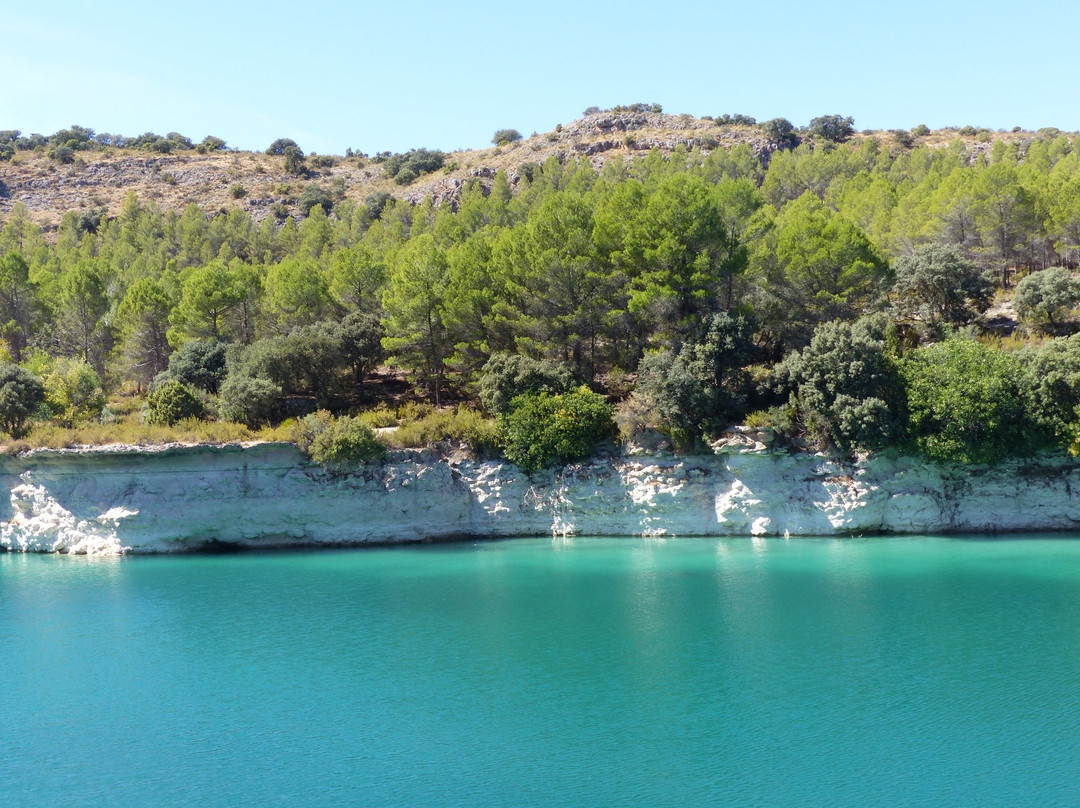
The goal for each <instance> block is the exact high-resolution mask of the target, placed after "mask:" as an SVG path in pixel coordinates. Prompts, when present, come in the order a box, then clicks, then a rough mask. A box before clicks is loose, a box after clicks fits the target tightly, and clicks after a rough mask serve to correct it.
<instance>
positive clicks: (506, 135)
mask: <svg viewBox="0 0 1080 808" xmlns="http://www.w3.org/2000/svg"><path fill="white" fill-rule="evenodd" d="M518 140H521V132H519V131H518V130H517V129H500V130H498V131H497V132H496V133H495V135H494V136H493V137H492V138H491V142H492V143H493V144H495V145H496V146H500V145H502V144H503V143H513V142H515V141H518Z"/></svg>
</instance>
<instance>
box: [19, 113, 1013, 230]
mask: <svg viewBox="0 0 1080 808" xmlns="http://www.w3.org/2000/svg"><path fill="white" fill-rule="evenodd" d="M962 132H963V133H962ZM801 134H802V136H803V138H804V141H806V142H810V143H814V137H813V136H812V135H809V136H807V134H806V133H805V131H803V132H802V133H801ZM870 137H873V138H876V139H877V140H878V141H879V143H880V144H882V146H883V147H885V148H890V149H893V150H900V149H902V148H905V145H904V144H903V143H902V140H908V143H907V145H906V147H910V146H914V145H918V144H925V145H927V146H928V147H930V148H932V149H933V148H939V147H941V146H944V145H947V144H949V143H953V142H956V141H957V140H960V141H962V142H964V144H965V147H966V148H967V150H968V153H969V154H970V155H971V156H972V159H975V158H976V157H977V156H978V155H979V154H982V153H986V152H989V150H990V149H991V147H992V145H993V143H994V142H996V141H999V140H1005V141H1009V142H1020V143H1021V145H1022V144H1023V142H1024V141H1030V140H1031V139H1032V138H1033V137H1034V133H1031V132H990V131H988V130H985V129H983V130H975V129H974V128H971V127H966V128H965V129H964V130H959V129H943V130H937V131H930V132H928V133H927V134H925V135H923V136H921V137H920V136H914V135H910V134H909V135H908V137H907V138H904V137H903V136H901V138H898V137H897V133H895V132H888V131H885V132H863V133H857V134H855V135H854V136H853V138H852V140H853V141H855V142H858V141H859V140H862V139H865V138H870ZM739 144H743V145H745V146H747V147H749V148H750V149H751V150H752V151H753V153H754V154H755V155H757V156H758V157H759V158H760V159H761V161H762V163H763V164H767V162H768V158H769V156H770V155H771V153H772V152H773V151H774V150H775V149H776V148H777V146H776V144H775V143H773V142H770V141H769V139H768V138H767V137H766V136H765V134H764V133H763V131H762V129H761V127H759V126H748V125H738V124H727V125H722V124H720V123H718V122H717V121H716V120H713V119H711V118H708V117H706V118H695V117H693V116H691V115H669V114H663V113H649V112H618V113H614V112H603V113H596V114H591V115H586V116H584V117H582V118H580V119H578V120H576V121H574V122H572V123H569V124H567V125H564V126H559V127H556V129H555V130H553V131H551V132H547V133H543V134H533V135H532V136H531V137H528V138H525V139H522V140H520V141H516V142H513V143H509V144H505V145H502V146H501V147H491V148H487V149H479V150H471V151H457V152H450V153H447V155H446V158H445V165H444V167H443V168H441V169H439V170H437V171H434V172H432V173H429V174H423V175H421V176H420V177H418V178H417V179H416V180H415V181H413V182H412V183H411V184H408V185H404V186H403V185H399V184H396V183H395V182H394V181H393V179H391V178H390V177H389V176H388V175H387V173H386V171H385V169H384V167H383V165H382V164H380V163H379V162H377V161H376V160H374V159H372V158H369V157H366V156H349V157H343V156H316V155H308V161H307V163H308V166H307V169H306V172H305V173H304V174H295V173H288V172H286V170H285V158H284V157H281V156H272V155H268V154H264V153H261V152H245V151H231V150H229V151H216V152H209V153H206V154H200V153H198V152H196V151H195V150H185V151H177V152H174V153H171V154H156V153H154V152H151V151H146V150H144V149H137V148H116V147H112V146H109V147H105V148H104V149H102V150H86V151H78V152H76V153H75V155H74V158H73V162H71V163H70V164H62V163H60V162H58V161H57V160H55V159H52V158H51V157H49V156H48V154H47V152H48V149H47V148H45V147H41V148H38V149H35V150H33V151H18V152H16V153H15V156H14V157H13V159H11V160H10V161H7V162H0V220H2V219H3V218H5V217H6V216H7V214H8V212H9V211H10V210H11V208H12V206H13V205H15V204H16V203H18V202H21V203H23V204H24V205H25V206H26V207H27V209H28V210H29V213H30V218H31V219H32V220H33V221H34V222H35V223H37V224H38V225H40V226H41V227H43V228H44V229H45V230H47V231H50V230H55V228H56V227H57V226H58V225H59V223H60V220H61V219H62V218H63V215H64V214H65V213H66V212H68V211H80V212H89V211H95V210H100V211H103V212H104V213H105V215H106V216H108V217H112V216H116V215H118V214H119V212H120V210H121V207H122V205H123V202H124V199H125V197H126V196H127V195H128V194H129V193H131V192H135V193H136V194H137V195H138V197H139V199H140V200H142V201H154V202H156V203H157V205H158V206H160V207H161V208H162V209H163V210H165V211H170V210H171V211H177V212H179V211H182V210H183V209H184V208H185V207H186V206H187V205H189V204H191V203H195V204H197V205H199V206H200V207H202V208H203V209H204V210H207V211H228V210H231V209H233V208H240V209H243V210H246V211H247V212H248V213H249V214H250V215H251V216H252V217H253V218H254V219H256V220H262V219H263V218H265V217H267V216H271V215H273V216H277V217H278V218H279V219H284V218H285V216H287V215H291V216H294V217H296V216H298V215H299V213H300V211H299V208H298V202H299V199H300V196H301V194H302V192H303V190H304V189H305V188H307V187H308V186H309V185H312V184H315V185H318V186H320V187H322V188H324V189H325V190H326V191H327V193H329V194H331V195H332V196H333V197H334V198H336V199H337V200H339V201H340V200H342V199H350V200H354V201H356V202H362V201H363V200H364V199H365V198H366V197H368V196H369V195H370V194H372V193H374V192H378V191H383V192H387V193H390V194H392V195H393V196H394V197H396V198H398V199H402V200H405V201H407V202H410V203H414V204H415V203H417V202H419V201H420V200H422V199H423V198H424V197H426V196H431V197H432V198H433V199H434V201H435V203H436V204H442V203H443V202H446V201H451V202H453V201H455V200H456V199H457V197H458V194H459V193H460V191H461V189H462V187H463V186H464V185H465V184H466V183H468V182H469V181H475V180H478V181H479V182H481V183H482V184H484V185H485V186H487V185H490V183H491V181H492V179H493V178H494V177H495V175H496V173H497V172H498V171H500V170H504V171H506V172H507V176H508V177H509V179H510V181H511V183H512V184H515V185H516V184H517V182H518V179H519V176H520V171H521V169H522V167H523V166H526V165H528V164H530V163H532V164H539V163H543V162H544V161H545V160H547V159H549V158H551V157H559V158H560V159H561V160H563V161H566V160H572V159H575V158H585V159H587V160H589V161H590V162H591V163H592V164H593V166H594V167H597V168H599V167H600V166H602V165H603V164H604V163H605V162H607V161H608V160H610V159H613V158H621V159H623V160H630V159H633V158H638V157H643V156H645V155H646V154H648V153H649V152H650V151H651V150H653V149H658V150H660V151H661V152H664V153H671V152H673V151H674V150H675V149H676V148H678V147H680V146H682V147H684V148H689V149H692V148H699V149H701V150H703V151H711V150H713V149H716V148H732V147H734V146H736V145H739ZM300 145H301V146H302V145H303V144H300ZM324 163H329V165H322V164H324Z"/></svg>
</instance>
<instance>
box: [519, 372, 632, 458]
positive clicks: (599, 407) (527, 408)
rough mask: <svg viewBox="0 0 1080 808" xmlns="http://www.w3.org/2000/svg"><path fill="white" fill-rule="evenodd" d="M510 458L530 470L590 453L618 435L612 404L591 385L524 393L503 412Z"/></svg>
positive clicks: (586, 455) (585, 456)
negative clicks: (590, 387)
mask: <svg viewBox="0 0 1080 808" xmlns="http://www.w3.org/2000/svg"><path fill="white" fill-rule="evenodd" d="M499 428H500V429H501V430H502V433H503V441H504V447H505V452H506V457H507V459H509V460H510V461H511V462H513V463H516V464H517V465H519V466H521V467H522V468H523V469H525V470H526V471H528V472H534V471H536V470H537V469H540V468H543V467H545V466H550V465H554V464H559V463H571V462H574V461H576V460H583V459H585V458H587V457H588V456H589V455H590V454H591V453H592V451H593V448H594V447H595V446H596V444H598V443H600V442H601V441H605V440H609V439H610V438H611V437H612V436H613V435H614V434H615V421H614V408H613V407H612V406H611V405H610V404H608V403H607V402H606V401H604V397H603V396H600V395H597V394H596V393H593V392H591V391H590V390H589V389H588V388H587V387H581V388H579V389H578V390H575V391H573V392H569V393H562V394H557V395H550V394H549V393H525V394H524V395H521V396H518V397H517V398H515V399H514V400H513V402H512V403H511V408H510V411H509V412H508V413H506V414H504V415H501V416H499Z"/></svg>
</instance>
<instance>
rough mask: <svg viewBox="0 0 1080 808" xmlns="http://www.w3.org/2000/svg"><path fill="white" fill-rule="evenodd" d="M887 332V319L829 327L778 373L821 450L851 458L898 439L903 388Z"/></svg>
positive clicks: (902, 411)
mask: <svg viewBox="0 0 1080 808" xmlns="http://www.w3.org/2000/svg"><path fill="white" fill-rule="evenodd" d="M888 328H889V323H888V320H887V319H886V318H885V316H884V315H876V316H874V317H867V318H863V319H861V320H859V321H857V322H855V323H853V324H852V323H842V322H833V323H825V324H824V325H821V326H819V327H818V328H817V330H816V331H815V332H814V338H813V339H812V340H811V342H810V345H808V346H807V347H806V348H804V349H803V350H802V351H801V352H800V353H798V354H793V355H791V356H789V357H788V358H787V359H786V360H785V362H784V364H783V365H782V366H781V367H780V368H778V372H777V376H778V377H779V378H781V379H783V380H784V381H785V382H786V385H787V389H788V390H790V391H791V393H792V399H793V401H794V403H795V404H796V406H797V407H798V412H799V413H800V415H801V416H802V420H803V424H804V426H805V430H806V433H807V436H808V437H809V438H810V439H811V440H812V441H813V442H814V443H815V444H816V445H817V446H819V447H823V448H835V449H839V450H840V451H841V452H844V453H846V454H850V453H852V452H855V451H866V450H871V451H872V450H877V449H882V448H884V447H885V446H888V445H890V444H892V443H894V442H895V441H896V439H897V438H898V437H899V434H900V427H901V423H902V420H903V416H904V411H905V408H904V388H903V385H902V383H901V381H900V376H899V373H898V371H897V367H896V363H895V361H894V360H893V358H892V356H891V355H890V354H889V351H888V349H887V346H886V342H887V340H886V336H887V330H888Z"/></svg>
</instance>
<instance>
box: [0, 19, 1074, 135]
mask: <svg viewBox="0 0 1080 808" xmlns="http://www.w3.org/2000/svg"><path fill="white" fill-rule="evenodd" d="M3 5H8V6H10V8H8V9H0V75H2V76H3V77H4V78H3V81H2V82H0V129H21V130H22V131H24V132H41V133H42V134H51V133H52V132H55V131H56V130H57V129H60V128H63V127H66V126H69V125H71V124H79V125H82V126H89V127H92V128H93V129H95V130H96V131H98V132H116V133H121V134H124V135H129V136H131V135H137V134H141V133H142V132H146V131H153V132H157V133H158V134H166V133H167V132H170V131H178V132H181V133H182V134H185V135H187V136H188V137H191V138H193V139H195V140H200V139H201V138H202V137H203V136H205V135H208V134H213V135H216V136H218V137H221V138H224V139H225V140H226V141H227V142H228V144H229V145H230V146H234V147H238V148H243V149H263V148H265V147H266V146H267V145H269V143H270V142H271V141H272V140H274V139H275V138H278V137H291V138H293V139H294V140H296V141H297V142H298V143H299V144H300V146H301V147H302V148H303V149H304V150H305V151H308V152H311V151H316V152H320V153H332V154H340V153H342V152H344V150H345V148H346V147H349V146H351V147H353V148H354V149H357V150H359V151H365V152H368V153H372V152H376V151H382V150H384V149H389V150H391V151H403V150H405V149H409V148H412V147H418V146H425V147H428V148H439V149H444V150H450V149H456V148H479V147H483V146H485V145H488V142H489V141H490V139H491V136H492V134H493V132H494V131H495V130H496V129H500V128H506V127H510V128H515V129H518V130H520V131H521V132H522V133H523V134H524V135H526V136H528V135H529V134H530V133H531V132H534V131H537V132H545V131H548V130H550V129H552V128H554V126H555V125H556V124H557V123H567V122H569V121H571V120H573V119H575V118H577V117H579V116H580V114H581V111H582V110H583V109H585V108H586V107H588V106H591V105H594V104H595V105H597V106H601V107H610V106H614V105H615V104H625V103H632V102H635V101H650V102H652V101H655V102H659V103H661V104H663V105H664V110H665V111H666V112H675V113H679V112H689V113H692V114H694V115H719V114H721V113H724V112H741V113H744V114H747V115H753V116H755V117H756V118H758V119H759V120H765V119H767V118H772V117H777V116H783V117H786V118H788V119H790V120H791V121H792V122H793V123H795V124H797V125H801V124H805V123H807V122H808V121H809V120H810V118H812V117H814V116H816V115H823V114H832V113H839V114H842V115H851V116H854V118H855V125H856V127H857V128H859V129H867V128H873V129H879V128H901V127H902V128H909V127H911V126H914V125H915V124H918V123H926V124H927V125H929V126H931V127H938V126H948V125H963V124H974V125H980V126H988V127H991V128H1012V127H1013V126H1016V125H1019V126H1023V127H1024V128H1025V129H1037V128H1039V127H1043V126H1057V127H1058V128H1060V129H1064V130H1080V104H1078V103H1077V101H1078V98H1077V96H1078V94H1080V93H1078V90H1077V86H1078V85H1077V81H1076V62H1077V58H1076V56H1075V55H1074V53H1073V51H1074V47H1073V42H1072V39H1073V35H1074V34H1075V33H1076V32H1077V31H1078V30H1080V25H1078V24H1080V7H1078V6H1074V5H1073V4H1071V3H1065V2H1062V0H1055V2H1049V1H1048V0H1029V2H1026V3H1015V2H1002V1H1001V0H983V2H980V3H970V2H957V1H956V0H936V2H928V1H927V0H908V2H903V3H884V4H873V3H867V2H865V0H861V2H853V0H834V1H833V2H831V3H827V4H820V3H808V2H806V1H805V0H800V1H799V2H793V1H792V0H774V2H771V3H749V2H746V1H745V0H743V1H742V2H739V3H734V2H728V1H727V0H720V1H719V2H712V3H706V4H699V3H678V4H676V3H655V2H649V3H644V2H632V1H630V0H628V1H627V2H619V3H608V2H600V3H595V2H594V3H588V2H587V1H586V2H584V3H582V2H569V0H545V1H544V2H537V3H515V2H512V0H504V1H503V2H498V3H496V2H490V1H489V0H461V1H460V2H456V3H449V2H438V3H436V2H432V1H431V0H411V2H408V3H401V4H399V5H395V4H391V3H386V2H382V3H369V2H364V0H359V2H341V0H327V2H323V3H320V4H312V5H310V6H304V5H302V4H299V3H280V2H272V1H268V0H261V2H248V0H238V1H237V2H225V3H221V4H205V5H200V4H196V5H194V6H192V5H190V4H154V3H146V2H145V0H143V2H139V3H134V2H130V0H112V2H109V3H87V2H85V1H84V0H83V1H81V2H77V3H76V2H70V0H54V1H53V2H49V3H39V4H33V3H18V4H16V3H14V2H13V1H12V0H8V2H6V3H4V4H3Z"/></svg>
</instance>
